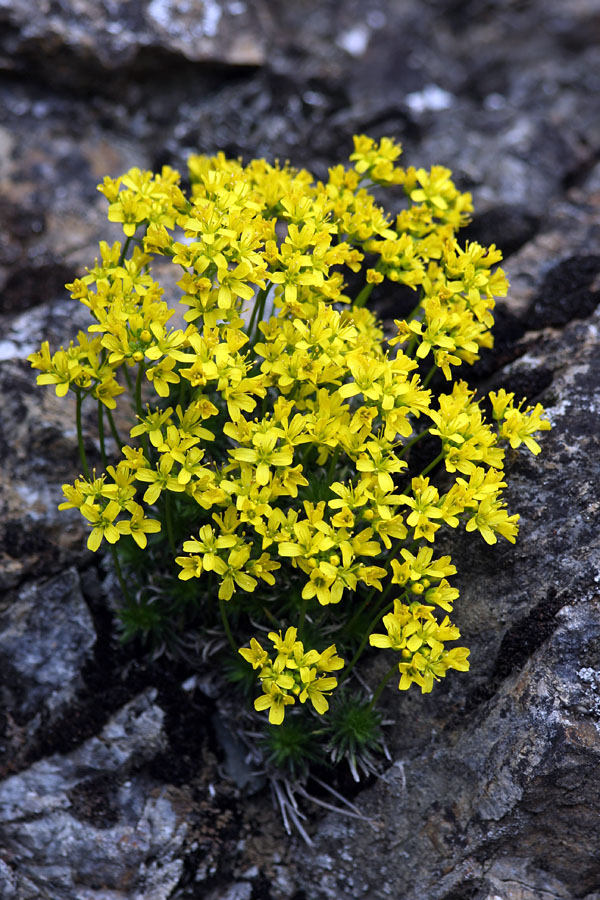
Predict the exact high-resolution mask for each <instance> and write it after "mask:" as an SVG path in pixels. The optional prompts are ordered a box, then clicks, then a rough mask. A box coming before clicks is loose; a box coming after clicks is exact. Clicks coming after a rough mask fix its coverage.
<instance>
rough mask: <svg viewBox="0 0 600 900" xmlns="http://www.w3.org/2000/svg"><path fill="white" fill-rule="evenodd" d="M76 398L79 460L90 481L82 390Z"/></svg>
mask: <svg viewBox="0 0 600 900" xmlns="http://www.w3.org/2000/svg"><path fill="white" fill-rule="evenodd" d="M75 396H76V397H77V404H76V407H75V421H76V423H77V446H78V448H79V459H80V460H81V465H82V468H83V474H84V475H85V477H86V478H87V479H88V481H89V479H90V470H89V467H88V463H87V456H86V455H85V447H84V446H83V429H82V426H81V405H82V403H83V393H82V392H81V391H80V390H77V392H76V395H75Z"/></svg>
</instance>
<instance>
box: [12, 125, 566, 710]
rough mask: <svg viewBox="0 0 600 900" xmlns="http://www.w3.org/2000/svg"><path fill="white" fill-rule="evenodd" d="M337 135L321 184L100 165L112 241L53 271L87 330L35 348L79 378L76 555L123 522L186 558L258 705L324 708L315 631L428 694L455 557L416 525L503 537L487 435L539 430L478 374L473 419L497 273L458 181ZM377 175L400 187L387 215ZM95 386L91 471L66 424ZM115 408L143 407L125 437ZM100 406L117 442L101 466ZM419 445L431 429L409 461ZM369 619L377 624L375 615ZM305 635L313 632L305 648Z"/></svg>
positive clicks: (260, 165)
mask: <svg viewBox="0 0 600 900" xmlns="http://www.w3.org/2000/svg"><path fill="white" fill-rule="evenodd" d="M354 145H355V146H354V152H353V153H352V155H351V157H350V162H351V163H352V165H350V166H348V167H345V166H341V165H339V166H335V167H333V168H331V169H330V170H329V175H328V178H327V180H326V181H316V180H315V179H314V178H313V176H312V175H311V174H310V173H309V172H307V171H305V170H295V169H293V168H291V167H290V166H289V165H280V164H269V163H267V162H266V161H264V160H253V161H252V162H250V163H249V164H248V165H243V164H242V163H241V162H240V161H234V160H228V159H226V158H225V157H224V156H223V155H222V154H218V155H217V156H214V157H205V156H193V157H192V158H191V159H190V162H189V180H190V184H191V190H190V191H189V192H188V193H187V194H186V193H184V191H183V190H182V188H181V187H180V181H181V179H180V175H179V173H177V172H176V171H174V170H173V169H171V168H169V167H164V168H163V169H162V171H161V172H160V173H159V174H153V173H151V172H143V171H140V170H139V169H132V170H131V171H130V172H129V173H128V174H126V175H124V176H122V177H121V178H116V179H113V178H108V177H107V178H105V179H104V182H103V184H102V185H100V188H99V189H100V191H101V192H102V193H103V194H104V196H105V197H106V198H107V200H108V203H109V207H108V217H109V220H110V221H111V222H114V223H120V225H121V226H122V229H123V233H124V236H125V241H124V243H122V242H120V241H116V242H115V243H113V244H112V245H110V244H108V243H102V244H101V245H100V257H99V259H97V260H96V262H95V264H94V266H93V267H91V268H90V269H89V270H87V272H86V274H84V275H83V276H82V277H81V278H77V279H75V281H74V282H73V283H72V284H70V285H68V288H69V289H70V291H71V296H72V297H73V299H75V300H79V301H80V302H81V303H83V304H84V305H85V306H86V307H87V308H88V309H89V311H90V315H91V319H92V322H91V324H90V326H89V328H88V333H87V334H84V333H80V334H79V335H78V337H77V340H76V341H74V342H72V343H71V344H70V345H69V346H68V347H67V348H66V349H65V348H60V349H59V350H58V351H56V352H55V353H54V354H51V352H50V349H49V347H48V344H47V343H44V344H43V345H42V347H41V349H40V351H38V352H37V353H34V354H32V355H31V356H30V357H29V358H30V361H31V364H32V366H33V367H34V368H36V369H38V370H39V371H40V374H39V376H38V382H39V383H40V384H44V385H54V387H55V390H56V393H57V395H58V396H64V395H65V394H66V393H67V391H69V390H71V391H73V392H74V394H75V396H76V399H77V425H78V434H79V438H80V450H81V452H82V465H83V474H82V475H81V476H80V477H79V478H78V479H77V480H76V481H75V483H74V484H73V485H65V486H64V494H65V497H66V501H65V503H63V504H62V508H77V509H79V511H80V512H81V514H82V515H83V516H84V518H85V519H86V520H87V522H88V523H89V525H90V526H91V531H90V535H89V539H88V546H89V548H90V549H91V550H97V549H98V547H99V546H100V544H101V542H102V540H106V541H107V542H108V544H109V545H111V547H112V548H113V550H114V549H115V547H114V545H115V544H116V543H117V542H118V541H120V540H121V539H123V538H128V537H132V538H133V540H134V541H135V542H136V544H137V545H138V547H139V548H142V549H144V548H146V549H147V551H148V552H150V553H155V554H156V553H157V552H158V551H157V550H156V548H157V547H159V546H163V547H164V546H166V547H167V548H168V552H169V555H170V559H171V562H172V561H174V565H175V567H176V568H174V569H173V572H174V575H175V581H176V582H177V581H178V582H179V583H180V584H181V583H185V584H187V585H188V587H189V586H190V585H191V584H193V580H194V579H202V581H203V584H201V585H200V586H199V587H198V591H197V592H196V595H195V596H196V600H195V603H196V608H197V609H201V610H202V613H201V616H200V617H201V618H202V621H203V622H204V623H205V624H208V625H209V626H211V627H212V626H214V625H215V622H218V621H219V619H218V618H217V619H216V620H215V619H214V618H213V613H212V610H213V606H216V607H217V608H218V616H220V621H221V622H222V624H223V628H224V631H225V634H226V635H227V637H228V639H229V641H230V643H231V644H232V647H233V648H235V649H236V650H237V648H238V647H239V645H240V643H242V644H243V643H244V642H245V641H248V640H249V641H250V649H248V648H247V647H242V649H241V650H240V651H239V652H240V653H241V655H242V657H243V658H244V660H246V661H247V662H250V663H251V664H252V666H253V667H254V669H257V670H258V677H259V680H260V682H261V685H262V688H263V691H264V693H263V695H262V696H260V697H259V698H258V699H257V701H256V703H255V707H256V709H258V710H267V709H268V710H269V720H270V722H271V723H272V724H280V723H282V722H283V719H284V711H285V708H286V707H290V708H291V707H293V706H294V705H295V701H296V699H299V701H300V704H304V703H305V701H306V700H307V699H308V700H310V701H311V705H312V708H313V709H314V710H315V711H316V712H317V713H319V714H323V713H324V712H325V711H326V710H327V708H328V701H327V699H326V697H327V695H328V694H329V693H330V692H331V691H332V690H333V689H334V688H335V687H336V685H337V680H336V679H335V678H334V677H332V676H331V675H329V674H328V673H329V672H331V671H333V670H335V669H339V668H341V667H342V665H343V663H342V660H341V658H340V657H339V656H337V655H336V652H337V651H336V649H335V646H336V645H333V644H330V643H329V637H330V636H331V635H335V636H336V644H337V645H338V646H340V648H341V649H342V651H343V652H344V653H345V652H346V651H347V650H349V652H350V653H351V654H352V653H353V654H354V658H353V661H352V662H351V663H350V665H349V666H348V667H347V669H346V670H345V671H344V673H343V675H342V676H341V679H345V678H347V677H348V676H349V675H350V673H351V671H352V669H353V667H354V665H355V663H356V660H358V658H359V657H360V656H361V654H362V652H363V650H364V649H365V647H366V646H367V644H368V642H369V641H370V643H371V645H372V646H375V647H379V648H390V649H394V650H397V651H399V652H400V653H401V657H402V662H401V663H400V672H401V681H400V688H401V689H405V688H407V687H408V686H409V685H410V684H412V683H416V684H417V685H419V686H420V687H421V690H422V691H429V690H431V687H432V684H433V682H434V681H435V680H438V679H439V678H441V677H443V676H444V675H445V674H446V672H447V670H448V669H449V668H454V669H459V670H465V669H467V668H468V662H467V655H468V651H467V650H466V649H465V648H454V649H452V650H446V649H445V647H444V644H445V642H448V641H455V640H457V639H458V638H459V637H460V634H459V631H458V628H457V627H456V626H455V625H453V624H452V623H451V622H450V620H449V618H448V615H445V617H444V618H443V620H441V621H438V619H437V617H436V609H437V608H440V609H442V610H443V611H444V613H446V614H447V613H451V612H452V607H453V602H454V600H455V599H456V597H457V596H458V591H457V590H456V589H455V588H453V587H451V586H450V584H449V582H448V577H450V576H451V575H452V574H454V573H455V572H456V569H455V567H454V565H452V563H451V561H450V558H449V557H441V558H438V559H434V558H433V549H432V545H433V543H434V541H435V538H436V534H437V532H438V531H439V529H440V528H443V527H449V528H457V527H459V526H462V527H464V528H465V529H466V530H467V531H468V532H478V533H479V534H480V535H481V536H482V537H483V539H484V540H485V541H486V542H487V543H489V544H493V543H495V542H496V541H497V538H498V535H499V536H501V537H504V538H505V539H507V540H508V541H511V542H514V540H515V537H516V534H517V530H518V525H517V522H518V518H519V517H518V515H516V514H512V515H511V514H510V513H509V511H508V510H507V509H506V505H505V503H504V501H503V499H502V492H503V489H504V488H505V487H506V481H505V477H506V473H505V468H504V466H505V448H506V446H507V444H509V445H510V447H512V448H515V449H516V448H518V447H520V446H521V445H523V446H524V447H526V448H527V449H529V450H531V451H532V452H533V453H537V452H539V449H540V448H539V444H538V443H537V442H536V440H535V439H534V435H535V434H537V433H538V432H540V431H544V430H546V429H547V428H549V427H550V426H549V423H548V422H547V420H546V419H545V418H543V409H542V407H541V406H540V405H539V404H536V405H535V406H525V405H524V403H523V402H516V403H515V398H514V396H513V394H508V393H506V392H505V391H503V390H500V391H498V392H497V393H495V392H491V393H490V395H489V402H490V404H491V407H492V409H493V419H492V421H488V420H487V419H486V416H485V413H484V406H483V404H482V402H481V401H482V400H483V399H485V398H478V397H477V396H476V394H475V392H474V391H473V390H471V389H470V388H469V387H468V385H467V383H466V382H465V381H464V380H462V379H461V378H458V377H457V373H458V372H459V371H461V372H462V371H463V370H462V368H461V367H463V366H464V365H465V364H467V365H468V364H471V363H473V362H474V361H475V360H476V359H477V358H478V356H479V353H480V351H481V350H482V349H483V348H486V347H489V346H491V344H492V336H491V328H492V325H493V316H492V310H493V307H494V302H495V298H496V297H498V296H502V295H504V294H505V292H506V288H507V283H506V279H505V277H504V274H503V272H502V270H501V269H500V268H499V267H498V262H499V261H500V258H501V254H500V252H499V251H498V250H497V249H496V248H495V247H494V246H491V247H483V246H481V245H479V244H478V243H476V242H470V243H469V242H467V243H466V244H464V245H462V244H460V243H459V241H458V240H457V237H456V232H457V230H458V229H459V228H460V226H461V225H464V224H465V223H466V222H467V221H468V216H469V212H470V210H471V198H470V196H469V195H468V194H465V193H461V192H460V191H458V190H457V188H456V187H455V185H454V184H453V182H452V180H451V176H450V172H449V171H448V170H447V169H445V168H443V167H441V166H434V167H433V168H432V169H431V170H429V171H426V170H425V169H422V168H419V169H414V168H412V167H409V168H406V169H404V168H402V167H400V166H399V165H398V157H399V156H400V147H399V146H398V145H397V144H395V143H394V142H393V141H392V140H390V139H387V138H384V139H382V140H381V141H380V142H379V143H377V142H375V141H374V140H372V139H371V138H369V137H367V136H364V135H362V136H359V137H356V138H355V140H354ZM374 185H378V186H380V187H387V188H390V189H394V190H397V191H398V192H400V193H401V194H402V195H403V196H404V201H405V202H404V205H403V208H402V210H401V211H400V212H399V213H398V215H397V216H396V217H395V219H394V220H392V219H391V217H390V216H389V215H388V214H387V213H386V211H385V210H384V208H383V207H381V206H380V205H379V204H378V202H377V201H376V199H375V197H374V196H373V194H372V193H371V192H370V188H371V187H372V186H374ZM161 258H162V264H163V266H164V263H165V261H166V262H170V264H171V265H172V266H173V267H174V269H175V271H176V273H177V274H176V276H175V278H174V279H173V283H175V282H176V284H177V287H178V289H179V292H180V293H179V295H178V297H177V298H176V299H177V302H176V301H175V299H174V298H172V297H171V294H172V292H173V288H172V287H171V288H169V289H167V290H168V292H170V293H166V291H165V289H164V288H163V286H162V285H161V284H160V283H159V282H158V281H157V280H156V279H155V277H154V275H153V272H152V264H153V263H154V262H155V261H157V260H158V261H159V262H160V261H161ZM350 277H351V278H352V279H353V280H354V281H356V279H359V280H360V284H361V287H360V288H359V290H358V292H357V294H356V296H354V297H351V296H349V295H348V293H347V290H348V288H347V283H346V279H347V278H350ZM398 284H400V285H402V296H403V297H406V295H412V296H413V297H414V303H413V304H411V305H412V309H410V308H409V309H406V310H403V309H399V313H398V318H396V319H395V322H394V328H393V329H391V330H389V331H387V332H384V328H383V326H382V323H380V322H379V321H378V319H377V317H376V315H375V314H374V312H372V311H371V310H370V309H369V308H368V307H367V306H366V303H367V301H368V299H369V297H370V295H371V292H372V291H373V290H374V289H375V288H376V286H379V287H378V290H380V291H383V290H388V291H392V292H393V291H394V290H397V287H396V285H398ZM165 297H168V299H169V302H167V299H165ZM436 373H439V378H438V379H437V381H433V384H432V379H434V376H435V375H436ZM430 384H432V386H433V385H436V384H437V385H439V386H440V387H441V388H443V387H444V384H446V387H445V388H444V390H445V392H444V391H442V390H440V387H438V388H437V389H436V391H434V390H433V389H432V387H430ZM89 398H91V399H92V400H93V401H94V402H95V404H96V405H97V409H98V422H99V437H100V447H101V450H102V456H103V461H104V466H105V469H106V471H105V473H104V474H102V475H101V476H99V477H98V476H96V473H95V472H90V470H89V467H88V465H87V461H86V459H85V455H84V453H83V441H82V439H81V408H82V404H83V403H84V401H86V402H87V400H88V399H89ZM117 404H119V412H120V413H124V414H127V411H128V410H133V413H132V415H133V416H135V419H134V421H133V422H132V427H131V428H130V434H129V436H130V438H131V442H130V443H129V444H127V443H124V442H123V441H122V440H121V438H120V436H119V434H118V430H117V427H116V423H115V419H114V418H113V411H114V410H115V407H116V406H117ZM105 422H107V423H108V427H109V429H110V433H111V436H112V439H113V441H114V443H115V444H116V446H117V447H119V448H122V458H121V459H120V460H119V461H117V462H116V464H115V465H108V455H107V453H106V446H105ZM420 442H422V443H420ZM417 445H418V446H417ZM424 446H430V447H434V448H435V449H434V450H433V451H432V453H431V455H430V456H429V457H428V458H427V460H425V461H423V454H422V448H423V447H424ZM438 469H441V470H442V471H443V478H442V479H437V480H434V479H435V475H436V470H438ZM147 535H150V536H151V537H150V539H148V537H147ZM115 558H117V557H115ZM161 560H162V561H161V563H160V566H161V567H164V565H165V563H164V557H161ZM169 565H170V563H169ZM259 585H260V587H259ZM123 589H124V592H125V593H127V585H126V583H125V581H123ZM170 590H171V592H172V591H173V590H174V589H173V588H172V587H171V588H170ZM390 592H393V593H395V595H396V596H395V597H394V596H392V597H391V596H390ZM215 593H216V595H217V602H216V603H214V601H213V599H212V597H213V596H214V594H215ZM415 597H416V598H417V599H415ZM392 609H393V611H392ZM228 610H229V612H228ZM230 618H231V622H232V623H233V625H232V624H231V622H230ZM257 622H261V623H262V625H261V626H260V627H265V625H266V623H268V625H267V627H270V626H272V625H273V624H275V627H276V628H283V627H285V628H287V630H286V632H285V638H281V631H280V632H279V636H278V633H277V632H275V631H274V632H271V633H270V635H269V637H270V639H271V640H272V642H273V644H274V647H275V649H276V650H277V656H276V658H275V659H274V660H273V661H272V660H271V659H270V658H269V656H268V655H267V653H266V651H264V650H263V649H262V647H261V646H260V644H259V643H258V641H257V640H256V638H254V637H252V636H251V635H252V629H253V628H254V627H255V623H257ZM380 622H383V625H384V627H385V628H386V630H387V636H386V635H382V634H380V633H378V632H373V628H376V627H377V625H378V623H380ZM234 632H235V635H234ZM308 632H310V637H311V643H312V645H313V647H320V648H321V649H311V650H308V651H305V649H304V644H303V641H304V640H305V634H306V633H308ZM325 635H327V638H326V637H325ZM326 644H327V645H328V646H327V647H325V645H326ZM297 711H298V710H297V709H296V710H294V714H295V713H296V712H297Z"/></svg>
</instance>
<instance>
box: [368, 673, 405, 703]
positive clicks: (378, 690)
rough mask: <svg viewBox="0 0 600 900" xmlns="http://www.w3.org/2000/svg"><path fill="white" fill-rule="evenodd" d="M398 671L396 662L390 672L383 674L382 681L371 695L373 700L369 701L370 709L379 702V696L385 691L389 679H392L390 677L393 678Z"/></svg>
mask: <svg viewBox="0 0 600 900" xmlns="http://www.w3.org/2000/svg"><path fill="white" fill-rule="evenodd" d="M397 671H398V663H394V665H393V666H392V668H391V669H390V670H389V672H387V673H386V674H385V675H384V676H383V678H382V679H381V681H380V682H379V684H378V685H377V688H376V690H375V693H374V694H373V696H372V697H371V702H370V703H369V706H368V709H373V707H374V706H375V705H376V704H377V701H378V700H379V698H380V697H381V692H382V691H383V689H384V687H385V686H386V684H387V683H388V681H390V679H391V678H392V676H393V675H394V673H395V672H397Z"/></svg>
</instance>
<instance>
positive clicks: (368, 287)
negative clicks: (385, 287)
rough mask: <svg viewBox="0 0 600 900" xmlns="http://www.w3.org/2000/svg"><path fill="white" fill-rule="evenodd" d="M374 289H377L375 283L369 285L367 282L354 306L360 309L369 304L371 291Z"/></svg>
mask: <svg viewBox="0 0 600 900" xmlns="http://www.w3.org/2000/svg"><path fill="white" fill-rule="evenodd" d="M374 287H375V284H374V283H371V284H369V283H368V282H367V284H365V286H364V287H363V289H362V291H361V292H360V293H359V295H358V297H357V298H356V300H355V301H354V306H357V307H358V308H359V309H360V308H361V307H362V306H364V305H365V303H366V302H367V300H368V299H369V297H370V296H371V291H372V290H373V288H374Z"/></svg>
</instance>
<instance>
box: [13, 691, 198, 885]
mask: <svg viewBox="0 0 600 900" xmlns="http://www.w3.org/2000/svg"><path fill="white" fill-rule="evenodd" d="M155 698H156V692H155V691H154V692H153V691H152V690H149V691H146V692H145V693H144V694H141V695H140V696H138V697H137V698H135V699H134V700H133V701H131V702H130V703H129V704H127V706H125V707H124V708H123V709H122V710H120V711H119V712H118V713H117V714H116V715H115V716H114V717H113V718H112V719H111V720H110V721H109V722H108V723H107V725H106V726H105V728H104V729H103V730H102V732H101V733H100V734H99V735H98V737H94V738H91V739H89V740H88V741H86V742H84V743H83V744H82V745H81V746H80V747H79V748H77V749H76V750H75V751H73V752H72V753H70V754H67V755H65V756H61V755H55V756H52V757H49V758H47V759H45V760H41V761H40V762H38V763H35V764H34V765H33V766H31V767H30V768H29V769H27V770H25V771H24V772H21V773H19V774H18V775H14V776H12V777H10V778H7V779H5V780H4V781H3V782H2V784H0V817H1V820H2V826H1V834H2V850H3V865H2V868H0V884H2V883H3V882H4V884H5V885H6V886H7V893H6V894H5V895H4V896H7V897H10V896H11V893H10V891H12V895H13V896H15V897H18V898H24V900H25V898H27V900H34V898H36V900H37V898H39V897H46V896H48V897H49V896H51V897H52V900H75V898H77V900H83V898H84V900H130V898H135V900H142V898H143V900H166V898H167V897H168V896H170V895H171V892H172V890H173V888H174V887H175V885H176V884H177V882H178V881H179V879H180V876H181V872H182V867H183V862H182V860H181V858H180V851H181V846H182V842H183V840H184V837H185V833H186V825H185V823H184V822H182V821H181V819H180V816H179V815H178V813H177V812H176V810H175V808H174V805H173V803H172V802H171V800H170V799H169V796H168V793H167V792H166V790H165V789H164V788H163V787H162V786H161V785H160V784H157V783H156V782H152V781H148V779H147V777H146V778H145V777H143V776H138V775H137V774H136V771H137V770H138V769H139V768H140V766H141V765H142V764H143V763H144V762H145V761H147V760H150V759H151V758H152V757H153V756H154V755H155V754H156V753H158V752H159V751H160V750H161V749H162V748H163V747H164V745H165V735H164V733H163V730H162V727H163V713H162V711H161V710H160V708H159V707H158V706H156V704H155V702H154V701H155ZM2 880H3V881H2Z"/></svg>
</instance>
